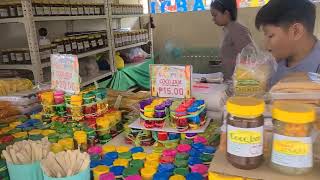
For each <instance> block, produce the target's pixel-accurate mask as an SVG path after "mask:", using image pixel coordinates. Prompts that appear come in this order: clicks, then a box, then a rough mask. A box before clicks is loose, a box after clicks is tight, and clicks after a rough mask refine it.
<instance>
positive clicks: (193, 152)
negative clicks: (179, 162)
mask: <svg viewBox="0 0 320 180" xmlns="http://www.w3.org/2000/svg"><path fill="white" fill-rule="evenodd" d="M200 155H201V152H200V151H198V150H197V149H191V151H189V156H190V157H200Z"/></svg>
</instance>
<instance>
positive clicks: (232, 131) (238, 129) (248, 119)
mask: <svg viewBox="0 0 320 180" xmlns="http://www.w3.org/2000/svg"><path fill="white" fill-rule="evenodd" d="M264 107H265V103H264V101H263V100H261V99H257V98H253V97H232V98H229V99H228V101H227V112H228V115H227V159H228V161H229V162H230V163H231V164H232V165H233V166H235V167H236V168H239V169H245V170H250V169H255V168H257V167H259V166H260V165H261V164H262V162H263V125H264V117H263V112H264Z"/></svg>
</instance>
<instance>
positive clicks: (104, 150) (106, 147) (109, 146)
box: [102, 145, 116, 154]
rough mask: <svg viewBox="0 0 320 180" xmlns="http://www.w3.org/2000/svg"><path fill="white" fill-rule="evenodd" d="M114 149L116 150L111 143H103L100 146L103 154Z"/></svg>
mask: <svg viewBox="0 0 320 180" xmlns="http://www.w3.org/2000/svg"><path fill="white" fill-rule="evenodd" d="M114 151H116V147H115V146H113V145H104V146H103V147H102V152H103V154H107V153H109V152H114Z"/></svg>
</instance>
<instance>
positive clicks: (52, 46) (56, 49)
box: [51, 44, 59, 54]
mask: <svg viewBox="0 0 320 180" xmlns="http://www.w3.org/2000/svg"><path fill="white" fill-rule="evenodd" d="M51 54H59V52H58V46H57V45H56V44H51Z"/></svg>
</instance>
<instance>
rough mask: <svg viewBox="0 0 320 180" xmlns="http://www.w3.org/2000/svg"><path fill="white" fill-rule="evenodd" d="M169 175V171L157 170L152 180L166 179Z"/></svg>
mask: <svg viewBox="0 0 320 180" xmlns="http://www.w3.org/2000/svg"><path fill="white" fill-rule="evenodd" d="M170 176H171V173H168V172H157V173H156V174H155V175H154V176H153V180H168V179H169V178H170Z"/></svg>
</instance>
